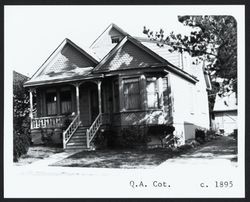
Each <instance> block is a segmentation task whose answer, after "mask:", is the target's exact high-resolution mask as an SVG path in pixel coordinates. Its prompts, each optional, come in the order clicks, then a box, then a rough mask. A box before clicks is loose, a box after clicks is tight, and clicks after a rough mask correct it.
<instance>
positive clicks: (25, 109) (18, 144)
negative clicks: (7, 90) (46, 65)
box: [13, 72, 30, 161]
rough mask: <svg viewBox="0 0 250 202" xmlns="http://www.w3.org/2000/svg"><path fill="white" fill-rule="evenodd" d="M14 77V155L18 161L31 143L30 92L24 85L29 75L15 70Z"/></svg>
mask: <svg viewBox="0 0 250 202" xmlns="http://www.w3.org/2000/svg"><path fill="white" fill-rule="evenodd" d="M13 78H14V82H13V135H14V138H13V141H14V142H13V143H14V144H13V153H14V156H13V157H14V161H17V160H18V158H19V157H20V156H21V155H22V154H25V153H27V151H28V147H29V145H30V120H29V94H28V91H27V90H26V89H25V88H24V87H23V84H24V82H25V81H27V79H28V77H25V76H24V75H21V74H19V73H17V72H14V73H13Z"/></svg>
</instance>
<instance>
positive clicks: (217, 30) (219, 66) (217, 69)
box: [143, 15, 237, 91]
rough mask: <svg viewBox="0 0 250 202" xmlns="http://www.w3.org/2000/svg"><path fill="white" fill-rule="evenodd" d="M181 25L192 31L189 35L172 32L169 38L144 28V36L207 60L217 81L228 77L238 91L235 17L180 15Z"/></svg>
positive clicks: (161, 33)
mask: <svg viewBox="0 0 250 202" xmlns="http://www.w3.org/2000/svg"><path fill="white" fill-rule="evenodd" d="M178 20H179V22H181V23H182V24H183V25H185V26H189V27H191V28H192V31H191V32H190V34H189V35H183V34H175V33H174V32H171V33H170V34H169V35H165V34H164V31H163V30H162V29H160V30H159V31H157V32H155V31H152V30H150V29H147V28H146V27H144V30H143V33H144V34H146V35H147V36H148V37H149V38H150V39H152V40H157V41H158V46H164V44H167V45H170V46H171V47H172V48H173V50H178V51H180V52H182V51H187V52H189V53H190V55H191V56H193V57H197V58H199V60H205V61H206V63H207V70H208V72H209V73H210V75H211V76H212V77H214V78H216V77H220V78H224V79H225V81H226V82H227V83H225V84H230V85H232V87H233V90H234V91H236V90H237V22H236V20H235V19H234V18H233V17H232V16H222V15H221V16H179V17H178Z"/></svg>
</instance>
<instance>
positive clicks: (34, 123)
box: [31, 116, 65, 129]
mask: <svg viewBox="0 0 250 202" xmlns="http://www.w3.org/2000/svg"><path fill="white" fill-rule="evenodd" d="M64 118H65V116H49V117H40V118H33V119H32V120H31V129H38V128H49V127H51V128H53V127H61V126H62V124H63V120H64Z"/></svg>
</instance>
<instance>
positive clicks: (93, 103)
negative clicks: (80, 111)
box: [90, 89, 99, 123]
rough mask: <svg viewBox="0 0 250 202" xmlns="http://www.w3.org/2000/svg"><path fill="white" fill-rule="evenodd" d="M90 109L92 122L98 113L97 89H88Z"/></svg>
mask: <svg viewBox="0 0 250 202" xmlns="http://www.w3.org/2000/svg"><path fill="white" fill-rule="evenodd" d="M90 109H91V123H93V121H94V120H95V118H96V117H97V115H98V113H99V108H98V92H97V89H90Z"/></svg>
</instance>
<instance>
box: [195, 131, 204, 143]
mask: <svg viewBox="0 0 250 202" xmlns="http://www.w3.org/2000/svg"><path fill="white" fill-rule="evenodd" d="M205 138H206V133H205V131H204V130H202V129H198V128H197V129H196V130H195V139H196V140H197V141H198V142H200V143H202V142H205Z"/></svg>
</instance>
